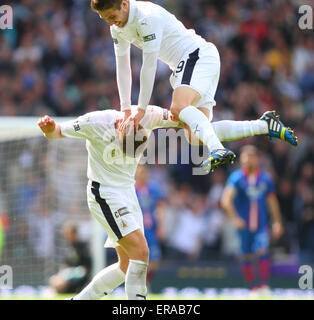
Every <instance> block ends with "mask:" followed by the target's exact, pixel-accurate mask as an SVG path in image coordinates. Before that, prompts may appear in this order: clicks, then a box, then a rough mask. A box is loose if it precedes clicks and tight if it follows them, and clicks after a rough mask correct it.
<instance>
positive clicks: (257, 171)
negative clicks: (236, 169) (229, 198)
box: [241, 167, 261, 181]
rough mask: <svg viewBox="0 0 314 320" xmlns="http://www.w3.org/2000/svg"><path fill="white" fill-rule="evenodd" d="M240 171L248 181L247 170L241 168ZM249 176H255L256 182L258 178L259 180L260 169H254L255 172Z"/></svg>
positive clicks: (248, 174)
mask: <svg viewBox="0 0 314 320" xmlns="http://www.w3.org/2000/svg"><path fill="white" fill-rule="evenodd" d="M241 170H242V173H243V175H244V177H245V179H246V180H248V178H249V176H250V173H249V171H248V170H247V168H245V167H242V168H241ZM251 174H253V175H254V176H255V179H256V181H257V180H258V178H259V176H260V174H261V170H260V169H256V170H255V171H254V172H252V173H251Z"/></svg>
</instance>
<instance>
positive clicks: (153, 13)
mask: <svg viewBox="0 0 314 320" xmlns="http://www.w3.org/2000/svg"><path fill="white" fill-rule="evenodd" d="M136 6H137V15H138V22H139V23H141V24H142V23H145V22H146V23H154V22H158V21H160V20H162V16H163V15H164V14H165V13H166V11H165V9H164V8H162V7H161V6H159V5H158V4H155V3H153V2H150V1H136Z"/></svg>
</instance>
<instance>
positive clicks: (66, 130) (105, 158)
mask: <svg viewBox="0 0 314 320" xmlns="http://www.w3.org/2000/svg"><path fill="white" fill-rule="evenodd" d="M119 117H121V112H119V111H116V110H104V111H95V112H90V113H87V114H85V115H83V116H80V117H78V118H77V119H75V120H71V121H67V122H64V123H60V128H61V134H62V135H63V136H65V137H74V138H83V139H86V149H87V152H88V168H87V177H88V179H89V180H91V181H96V182H99V183H100V184H101V185H102V186H108V187H113V188H127V187H129V186H131V185H134V183H135V178H134V176H135V172H136V168H137V166H138V163H139V161H140V158H141V156H140V155H139V156H138V157H137V158H135V159H134V158H129V157H126V156H124V155H123V153H122V150H121V147H120V145H119V142H118V139H117V130H116V128H115V123H116V121H117V120H118V118H119ZM140 124H141V125H142V126H143V128H145V130H146V132H147V138H149V135H150V134H151V132H152V130H153V129H156V128H162V127H176V126H178V122H174V121H172V120H171V119H170V112H169V110H167V109H162V108H160V107H156V106H148V107H147V110H146V113H145V116H144V117H143V119H142V120H141V121H140Z"/></svg>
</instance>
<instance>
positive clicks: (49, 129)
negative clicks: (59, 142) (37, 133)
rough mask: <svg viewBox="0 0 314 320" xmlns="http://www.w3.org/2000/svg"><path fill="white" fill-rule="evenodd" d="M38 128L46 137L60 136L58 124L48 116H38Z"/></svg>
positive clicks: (54, 137)
mask: <svg viewBox="0 0 314 320" xmlns="http://www.w3.org/2000/svg"><path fill="white" fill-rule="evenodd" d="M37 124H38V126H39V128H40V129H41V131H42V132H43V133H44V135H45V136H46V137H47V138H48V139H56V138H61V137H62V136H61V134H60V129H59V126H58V125H57V124H56V123H55V121H54V120H53V119H51V118H50V117H49V116H44V117H43V118H40V119H39V120H38V122H37Z"/></svg>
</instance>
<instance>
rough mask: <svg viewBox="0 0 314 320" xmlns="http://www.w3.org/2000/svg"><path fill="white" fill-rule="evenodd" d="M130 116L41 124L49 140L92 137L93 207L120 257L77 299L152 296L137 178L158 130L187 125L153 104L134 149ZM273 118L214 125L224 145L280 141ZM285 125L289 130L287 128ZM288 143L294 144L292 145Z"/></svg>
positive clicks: (102, 114) (104, 114)
mask: <svg viewBox="0 0 314 320" xmlns="http://www.w3.org/2000/svg"><path fill="white" fill-rule="evenodd" d="M134 108H136V107H135V106H134ZM124 116H125V115H124V112H119V111H116V110H105V111H96V112H91V113H87V114H85V115H83V116H81V117H79V118H77V119H75V120H72V121H68V122H64V123H60V124H57V123H55V121H54V120H53V119H51V118H50V117H49V116H45V117H43V118H41V119H39V121H38V125H39V127H40V129H41V130H42V132H43V133H44V135H45V136H46V137H47V138H48V139H57V138H65V137H73V138H83V139H86V148H87V151H88V169H87V176H88V179H89V182H88V185H87V199H88V206H89V209H90V211H91V213H92V214H93V215H94V217H95V218H96V219H97V221H98V222H99V223H100V224H101V225H102V226H103V227H104V229H105V230H106V232H107V234H108V239H107V241H106V244H105V246H106V247H114V248H115V249H116V251H117V254H118V258H119V262H118V263H115V264H113V265H111V266H108V267H106V268H105V269H103V270H101V271H100V272H99V273H98V274H97V275H96V276H95V277H94V278H93V279H92V281H91V282H90V284H89V285H88V286H87V287H85V288H84V289H83V290H82V291H81V292H80V293H79V294H78V295H76V296H75V297H74V299H77V300H93V299H99V298H101V297H102V296H103V295H106V294H109V293H110V292H111V291H112V290H114V289H115V288H116V287H118V286H120V285H121V284H122V283H123V282H125V289H126V293H127V297H128V299H144V298H145V296H146V293H147V289H146V271H147V264H148V247H147V242H146V240H145V237H144V232H143V216H142V211H141V208H140V206H139V204H138V200H137V197H136V193H135V188H134V184H135V179H134V176H135V172H136V168H137V165H138V162H139V159H140V157H141V154H142V152H143V151H144V149H145V147H146V142H147V140H148V137H149V135H150V133H151V132H152V130H154V129H156V128H162V127H164V128H166V127H182V126H183V124H182V123H180V122H178V121H175V120H174V119H175V117H173V115H172V114H171V112H170V111H169V110H166V109H162V108H160V107H157V106H148V107H147V111H146V113H145V116H144V118H143V119H141V121H140V126H141V127H143V130H139V131H138V132H137V134H136V135H135V137H134V136H133V137H132V135H131V134H130V137H131V139H132V140H133V142H134V145H133V146H132V143H131V142H132V141H129V140H128V139H127V135H126V134H125V132H124V134H122V133H121V131H119V130H118V126H119V123H121V121H123V119H124ZM268 118H269V119H273V113H272V112H271V111H269V112H267V113H265V114H264V115H263V116H262V117H261V118H260V119H258V120H252V121H232V120H223V121H218V122H213V128H214V130H215V132H216V134H217V136H218V137H219V139H220V140H221V141H228V140H235V139H240V138H244V137H249V136H253V135H262V134H268V135H269V136H270V137H274V136H272V135H271V128H272V127H273V123H275V124H276V126H277V125H279V123H281V122H279V120H277V122H275V120H272V121H269V120H268ZM282 127H283V128H285V127H284V126H283V125H282ZM285 129H286V128H285ZM277 138H279V139H281V138H280V137H277ZM134 140H136V141H134ZM282 140H284V139H282ZM128 142H129V144H128V145H126V144H127V143H128ZM288 142H289V143H291V144H293V143H292V141H288ZM130 145H131V148H130V149H129V150H128V146H130ZM134 150H135V151H136V154H135V157H134ZM125 154H128V155H129V156H126V155H125ZM130 155H132V156H130ZM126 159H128V161H126Z"/></svg>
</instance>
